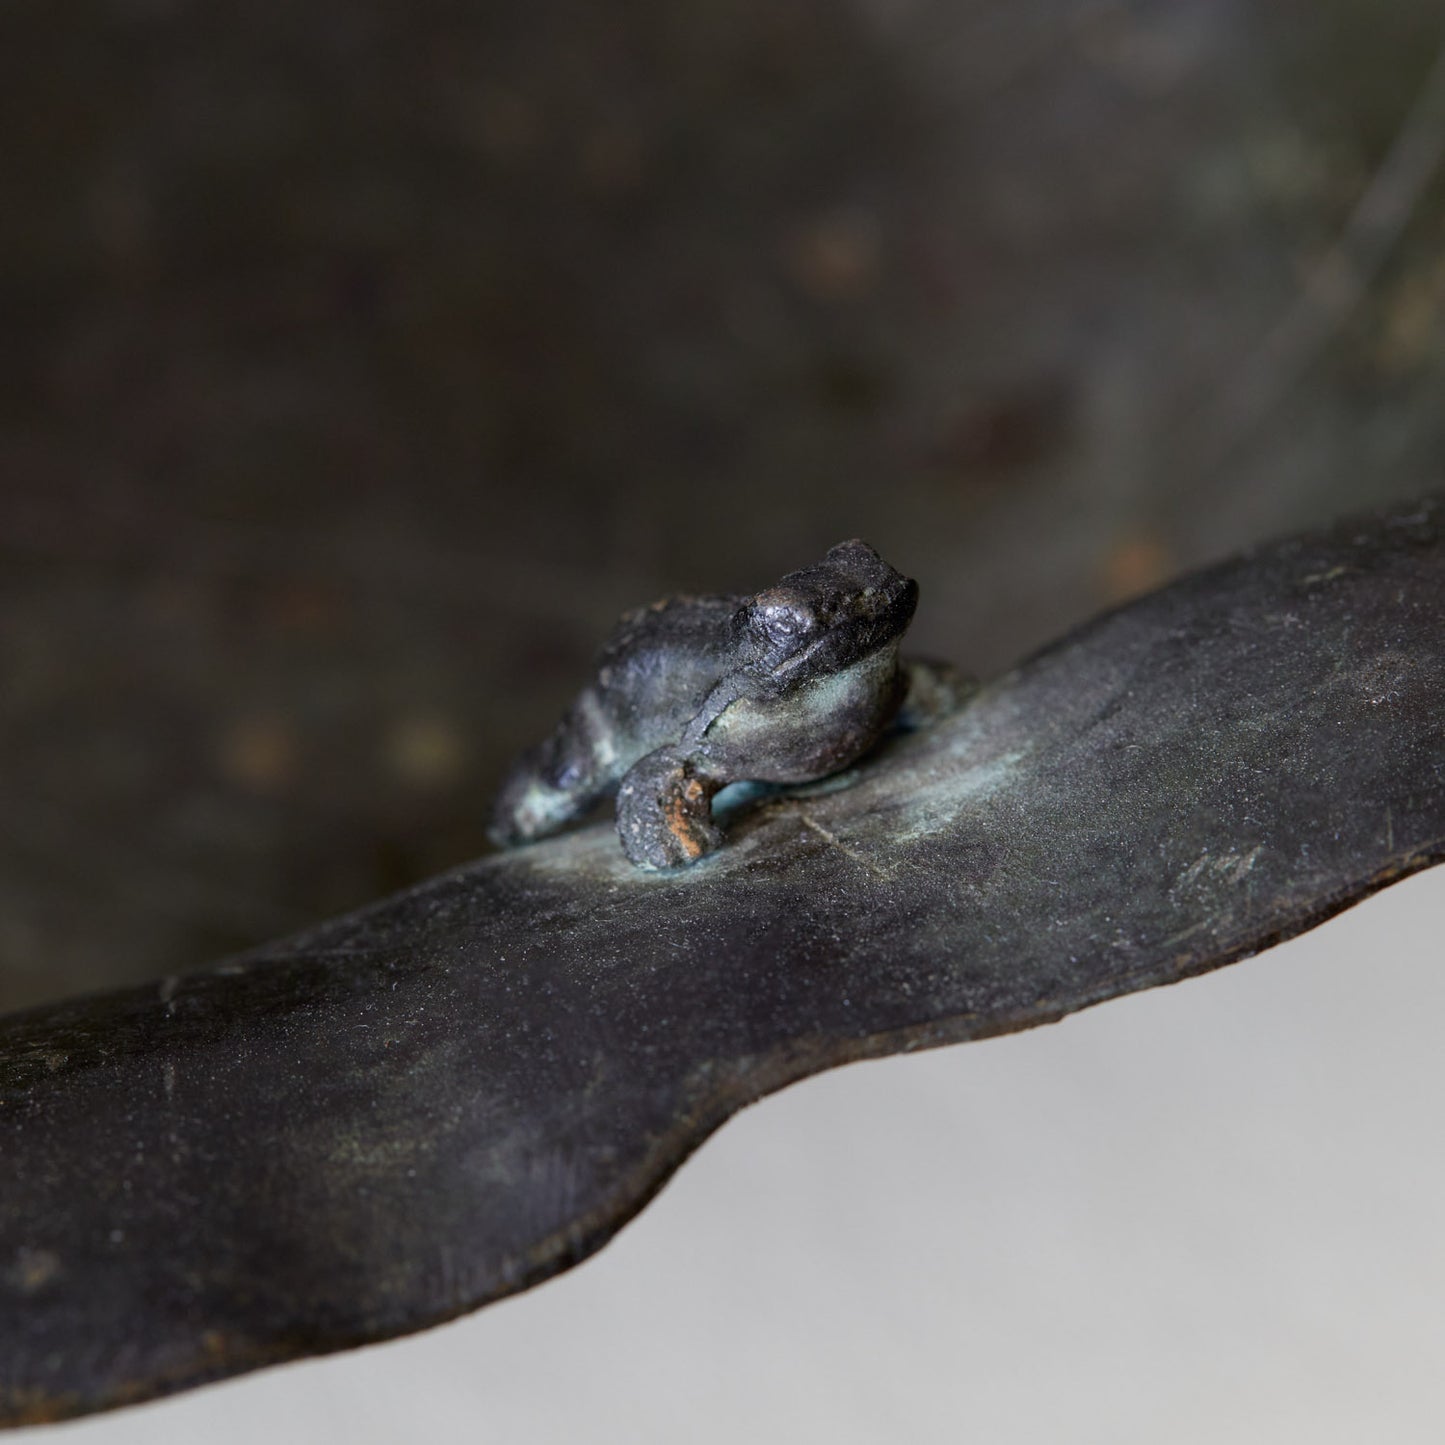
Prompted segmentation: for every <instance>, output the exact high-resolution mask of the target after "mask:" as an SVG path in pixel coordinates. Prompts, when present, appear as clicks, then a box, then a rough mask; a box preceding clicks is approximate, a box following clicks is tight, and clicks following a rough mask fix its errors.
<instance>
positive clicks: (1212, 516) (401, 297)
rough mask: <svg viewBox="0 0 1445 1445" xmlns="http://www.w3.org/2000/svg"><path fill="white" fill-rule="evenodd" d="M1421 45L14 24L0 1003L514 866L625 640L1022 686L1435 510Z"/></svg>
mask: <svg viewBox="0 0 1445 1445" xmlns="http://www.w3.org/2000/svg"><path fill="white" fill-rule="evenodd" d="M1442 39H1445V22H1442V15H1441V10H1440V6H1439V4H1438V0H1388V3H1387V0H1265V3H1259V0H1254V3H1249V4H1246V3H1242V0H1241V3H1236V0H1137V3H1126V0H948V3H943V0H789V3H786V4H779V3H777V0H689V3H687V4H685V5H679V4H674V3H670V0H627V3H618V4H612V5H607V6H597V5H592V4H582V3H578V0H540V3H531V4H526V5H523V4H517V3H501V4H499V3H495V0H474V3H471V4H468V5H462V4H457V3H454V0H409V3H406V4H401V3H396V0H345V3H338V0H308V3H304V4H297V3H295V0H245V3H241V0H210V3H207V4H204V5H202V4H198V3H194V0H73V3H71V4H69V5H65V6H55V5H51V4H44V3H41V0H10V3H8V4H7V5H6V6H5V7H4V8H3V11H0V115H3V122H0V124H3V135H4V138H5V140H4V144H3V146H0V320H3V340H0V677H3V680H4V686H3V693H0V819H3V823H0V1007H5V1008H10V1007H19V1006H22V1005H25V1004H29V1003H33V1002H36V1001H39V1000H42V999H47V998H51V997H55V996H58V995H62V994H67V993H72V992H76V991H79V990H84V989H91V988H96V987H101V986H109V985H114V984H118V983H123V982H129V981H136V980H140V979H143V978H149V977H154V976H158V975H161V974H164V973H169V972H175V971H178V970H183V969H185V968H188V967H192V966H196V965H200V964H203V963H205V962H206V961H208V960H209V959H212V958H214V957H216V956H218V955H220V954H223V953H226V952H228V951H231V950H234V949H238V948H240V947H243V946H245V945H248V944H251V943H254V942H257V941H260V940H263V939H265V938H268V937H271V936H274V935H276V934H280V933H284V932H286V931H288V930H290V929H293V928H295V927H298V926H300V925H303V924H305V923H308V922H311V921H314V920H316V919H319V918H321V917H323V916H325V915H327V914H331V913H334V912H336V911H338V910H341V909H345V908H348V907H350V906H353V905H357V904H361V903H363V902H366V901H368V900H370V899H372V898H375V897H377V896H378V895H380V894H382V893H385V892H387V891H390V890H392V889H395V888H398V887H401V886H404V885H406V884H409V883H411V882H413V881H415V880H417V879H419V878H421V877H424V876H426V875H427V874H430V873H432V872H435V871H436V870H437V869H439V868H442V867H445V866H447V865H450V864H453V863H457V862H460V861H463V860H465V859H467V858H469V857H471V856H474V855H476V854H477V853H479V852H481V851H483V849H484V848H485V846H486V845H485V842H484V839H483V834H482V823H483V818H484V815H485V807H486V802H487V798H488V794H489V792H490V789H491V787H492V786H493V784H494V783H495V781H496V779H497V777H498V775H499V773H500V771H501V769H502V767H503V766H504V764H505V762H506V760H507V758H508V757H509V755H510V754H511V753H512V752H513V751H514V750H515V749H517V748H518V747H520V746H521V745H523V744H525V743H527V742H529V741H531V740H532V739H534V738H535V737H536V736H537V735H538V734H539V733H540V732H542V731H543V730H544V729H545V728H547V727H548V726H549V725H550V723H551V721H552V719H553V718H554V716H555V714H556V712H557V711H558V709H559V708H560V706H561V705H562V704H563V702H564V701H565V700H566V698H567V697H568V696H569V694H570V693H571V691H572V690H573V689H574V688H575V687H576V686H577V684H578V681H579V679H580V678H581V677H582V676H583V675H584V673H585V669H586V667H587V665H588V660H589V658H590V656H591V654H592V652H593V650H594V648H595V647H596V645H597V643H598V641H599V639H600V638H601V636H602V635H603V634H604V633H605V631H606V629H607V627H608V626H609V624H610V622H611V620H612V619H613V618H614V617H615V615H616V614H617V613H618V612H619V611H621V610H622V609H623V608H625V607H629V606H632V605H635V604H637V603H639V602H642V601H645V600H648V599H650V598H652V597H654V596H657V595H661V594H664V593H666V592H669V591H674V590H679V589H687V590H694V591H699V590H724V591H733V590H753V589H755V588H757V587H760V586H762V585H764V584H766V583H767V582H769V581H771V580H772V579H774V578H775V577H776V576H777V575H778V574H780V573H781V572H783V571H786V570H789V569H791V568H793V567H795V566H798V565H801V564H803V563H804V562H807V561H809V560H811V559H812V558H813V557H814V556H815V555H816V554H818V553H819V552H820V551H821V550H822V549H823V548H825V547H826V546H828V545H829V544H831V543H832V542H835V541H837V540H839V539H840V538H843V537H847V536H853V535H862V536H864V537H866V538H867V539H868V540H869V541H871V542H873V543H874V545H876V546H877V547H878V548H879V549H880V550H881V551H883V553H884V554H885V555H886V556H887V557H888V558H889V559H890V560H892V561H893V562H894V563H895V564H896V565H898V566H900V567H901V568H903V569H904V570H906V571H908V572H910V573H912V574H913V575H915V576H917V577H918V578H919V579H920V581H921V583H922V586H923V605H922V609H921V612H920V615H919V619H918V622H917V624H916V627H915V634H914V636H915V645H916V646H917V647H918V648H919V649H921V650H926V651H929V652H933V653H938V654H943V655H947V656H951V657H953V658H955V659H957V660H958V661H959V662H961V663H963V664H965V665H966V666H969V667H971V668H973V669H976V670H979V671H982V672H985V673H987V672H991V671H994V670H997V669H999V668H1001V667H1003V666H1005V665H1007V664H1008V663H1010V662H1011V661H1013V660H1014V659H1016V658H1017V657H1019V656H1020V655H1021V654H1022V653H1024V652H1026V651H1028V650H1029V649H1031V648H1033V647H1035V646H1036V645H1038V644H1040V643H1042V642H1044V641H1046V640H1048V639H1049V638H1051V637H1052V636H1054V635H1055V634H1057V633H1058V632H1059V631H1060V630H1061V629H1063V628H1065V627H1067V626H1069V625H1070V624H1072V623H1073V622H1075V621H1077V620H1080V619H1082V618H1083V617H1085V616H1087V615H1089V614H1090V613H1092V612H1094V611H1096V610H1097V609H1099V608H1100V607H1101V606H1104V605H1106V604H1109V603H1111V602H1114V601H1118V600H1120V599H1123V598H1125V597H1128V596H1130V595H1132V594H1134V593H1137V592H1138V591H1140V590H1143V589H1145V588H1148V587H1150V586H1153V585H1154V584H1156V583H1157V582H1159V581H1162V580H1164V579H1166V578H1167V577H1169V576H1171V575H1173V574H1174V573H1176V572H1177V571H1178V570H1180V569H1182V568H1185V567H1189V566H1193V565H1195V564H1198V563H1202V562H1204V561H1207V560H1210V559H1213V558H1216V557H1218V556H1220V555H1222V554H1224V553H1227V552H1229V551H1230V550H1232V549H1235V548H1237V547H1239V546H1240V545H1242V544H1246V543H1249V542H1251V541H1253V540H1256V539H1258V538H1260V537H1262V536H1265V535H1268V534H1271V533H1277V532H1279V531H1282V530H1288V529H1291V528H1294V527H1297V526H1300V525H1303V524H1308V523H1312V522H1315V521H1319V520H1322V519H1326V518H1329V517H1331V516H1333V515H1336V514H1338V513H1340V512H1342V511H1347V510H1349V509H1352V508H1360V507H1364V506H1370V505H1374V504H1376V503H1379V502H1382V501H1384V500H1386V499H1388V498H1391V497H1396V496H1402V495H1405V494H1408V493H1412V492H1418V491H1421V490H1424V489H1427V488H1430V487H1433V486H1438V485H1439V482H1440V466H1439V458H1440V455H1441V447H1442V442H1445V405H1442V403H1445V339H1442V315H1445V248H1442V241H1445V185H1442V180H1441V175H1440V171H1441V166H1440V160H1441V149H1442V144H1445V64H1442V62H1441V60H1440V55H1441V46H1442Z"/></svg>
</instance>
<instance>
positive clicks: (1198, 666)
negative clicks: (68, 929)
mask: <svg viewBox="0 0 1445 1445" xmlns="http://www.w3.org/2000/svg"><path fill="white" fill-rule="evenodd" d="M1442 637H1445V504H1442V502H1441V501H1440V500H1438V499H1437V500H1434V501H1428V502H1421V503H1417V504H1415V505H1412V506H1409V507H1406V508H1404V509H1401V510H1398V511H1396V512H1395V513H1394V514H1392V515H1387V516H1384V517H1381V518H1377V519H1375V520H1373V521H1366V522H1358V523H1351V524H1346V525H1343V526H1341V527H1339V528H1337V529H1335V530H1334V531H1332V532H1329V533H1324V534H1318V535H1313V536H1309V537H1305V538H1302V539H1295V540H1291V541H1286V542H1282V543H1278V544H1275V545H1271V546H1268V547H1265V548H1263V549H1260V550H1258V551H1256V552H1254V553H1252V554H1250V555H1248V556H1246V557H1244V558H1242V559H1239V560H1236V561H1233V562H1229V563H1226V564H1224V565H1222V566H1219V567H1217V568H1214V569H1212V570H1210V571H1207V572H1204V573H1201V574H1197V575H1195V576H1192V577H1189V578H1186V579H1185V580H1183V581H1181V582H1178V583H1176V584H1175V585H1173V586H1171V587H1169V588H1168V589H1166V590H1164V591H1162V592H1158V593H1155V594H1153V595H1152V596H1150V597H1147V598H1145V599H1144V600H1143V601H1140V602H1138V603H1135V604H1133V605H1131V606H1128V607H1126V608H1124V609H1122V610H1119V611H1116V612H1113V613H1110V614H1107V615H1105V616H1104V617H1102V618H1100V619H1098V620H1096V621H1094V622H1093V623H1091V624H1089V625H1087V626H1086V627H1084V628H1083V629H1082V630H1080V631H1078V632H1076V633H1075V634H1073V635H1072V636H1070V637H1068V638H1066V639H1065V640H1063V641H1062V642H1060V643H1058V644H1056V645H1055V646H1054V647H1052V648H1050V649H1048V650H1046V651H1045V652H1043V653H1041V654H1040V655H1038V656H1036V657H1034V658H1033V659H1032V660H1030V661H1029V662H1027V663H1025V664H1024V665H1023V666H1022V667H1020V668H1019V669H1017V670H1016V671H1014V672H1012V673H1009V674H1008V675H1006V676H1004V677H1002V678H1000V679H999V680H997V681H995V682H994V683H992V684H991V685H989V686H987V687H986V688H985V689H984V690H983V692H982V693H981V694H980V695H979V697H978V698H977V700H976V701H975V702H974V703H973V704H972V705H970V706H969V707H968V708H967V709H965V710H964V711H963V712H962V713H961V714H960V715H958V716H957V717H956V718H954V719H952V720H951V721H949V722H948V723H946V724H943V725H941V726H939V727H938V728H936V729H934V730H932V731H929V732H924V733H920V734H915V735H912V736H909V737H906V738H902V739H900V740H898V741H897V742H895V743H894V744H892V745H891V746H890V748H889V749H888V750H887V751H886V752H885V753H884V754H883V755H882V756H879V757H877V758H875V759H873V760H871V761H868V762H866V763H864V764H862V765H860V766H859V767H858V768H857V769H856V770H855V771H854V772H853V773H852V774H849V775H847V776H845V777H844V778H842V779H835V780H832V781H831V782H829V783H825V784H820V785H814V786H813V787H811V788H810V789H806V790H803V791H802V793H800V794H799V795H796V796H791V797H787V798H774V799H772V800H769V801H767V802H764V803H762V804H760V805H757V806H755V807H753V808H752V809H751V810H748V809H747V808H739V809H737V810H736V811H735V812H734V813H733V815H732V818H731V821H730V824H729V826H730V830H731V837H730V840H729V846H728V847H727V848H724V849H722V850H721V851H720V852H719V853H717V854H716V855H715V856H713V857H711V858H709V859H707V860H705V861H704V862H703V863H701V864H699V865H698V866H697V867H695V868H693V869H690V870H687V871H685V872H684V873H682V874H677V875H648V874H644V873H640V872H638V871H637V870H635V869H633V868H632V867H631V866H630V865H629V864H628V863H627V862H626V860H625V859H624V858H623V857H622V855H621V854H620V852H619V851H618V849H617V846H616V840H615V836H614V834H613V832H612V829H611V826H610V824H607V823H604V824H601V825H599V826H597V827H595V828H589V829H586V830H584V831H582V832H579V833H575V834H572V835H569V836H566V837H563V838H560V839H556V840H553V841H550V842H547V843H542V844H538V845H536V846H534V847H531V848H527V849H523V850H520V851H518V852H515V853H512V854H508V855H505V856H498V857H492V858H487V859H484V860H482V861H480V862H478V863H475V864H472V865H470V866H468V867H465V868H463V869H460V870H458V871H456V872H453V873H450V874H447V875H445V876H443V877H441V878H438V879H435V880H433V881H432V882H430V883H427V884H425V885H423V886H421V887H419V888H415V889H413V890H411V891H410V892H407V893H404V894H401V895H399V896H397V897H395V898H392V899H390V900H388V901H386V902H383V903H380V904H378V905H376V906H375V907H373V908H370V909H368V910H366V911H364V912H362V913H359V914H355V915H353V916H351V917H348V918H343V919H340V920H337V921H335V922H332V923H329V924H326V925H323V926H321V927H319V928H316V929H314V930H312V931H311V932H309V933H307V934H305V935H303V936H301V937H300V938H297V939H294V940H291V941H289V942H285V943H281V944H277V945H274V946H272V947H270V948H267V949H263V950H260V951H257V952H254V953H251V954H248V955H245V956H242V957H241V958H238V959H236V960H234V961H232V962H231V963H229V964H226V965H223V966H221V967H219V968H217V969H215V970H213V971H212V972H210V973H207V974H201V975H195V976H191V977H187V978H172V979H167V980H166V981H165V982H163V983H161V984H160V985H158V986H151V987H146V988H141V989H134V990H130V991H126V992H121V993H113V994H109V995H105V996H101V997H96V998H92V999H86V1000H79V1001H75V1002H70V1003H62V1004H57V1005H52V1006H48V1007H44V1008H41V1009H36V1010H32V1011H30V1012H28V1013H21V1014H16V1015H12V1016H11V1017H9V1018H8V1019H6V1020H4V1021H3V1022H0V1158H3V1159H4V1161H5V1185H4V1189H3V1192H0V1421H3V1422H4V1423H6V1424H17V1423H21V1422H28V1421H38V1420H47V1419H54V1418H60V1417H63V1416H68V1415H74V1414H79V1413H83V1412H85V1411H90V1410H98V1409H104V1408H107V1407H110V1406H114V1405H119V1404H123V1403H126V1402H129V1401H135V1400H142V1399H145V1398H148V1397H151V1396H154V1395H158V1394H162V1393H165V1392H168V1391H173V1390H178V1389H183V1388H185V1387H187V1386H190V1385H195V1384H198V1383H201V1382H203V1381H205V1380H210V1379H217V1378H220V1377H222V1376H226V1375H233V1374H238V1373H240V1372H242V1371H245V1370H249V1369H253V1368H256V1367H258V1366H261V1365H265V1364H268V1363H272V1362H275V1361H280V1360H286V1359H292V1358H295V1357H298V1356H303V1355H307V1354H313V1353H319V1352H322V1351H327V1350H334V1349H339V1348H343V1347H345V1346H348V1345H353V1344H357V1343H360V1342H362V1341H366V1340H374V1339H381V1338H385V1337H387V1336H390V1335H396V1334H401V1333H404V1332H406V1331H410V1330H416V1329H420V1328H422V1327H424V1326H426V1325H429V1324H432V1323H435V1322H437V1321H440V1320H443V1319H446V1318H448V1317H450V1316H453V1315H456V1314H458V1313H461V1312H463V1311H466V1310H470V1309H474V1308H476V1307H477V1306H479V1305H482V1304H485V1303H487V1302H488V1301H490V1300H495V1299H498V1298H500V1297H502V1296H504V1295H506V1294H509V1293H512V1292H514V1291H516V1290H520V1289H524V1288H526V1287H527V1286H529V1285H531V1284H535V1283H537V1282H538V1281H540V1280H542V1279H545V1278H547V1277H548V1276H549V1275H552V1274H555V1273H557V1272H558V1271H560V1270H563V1269H566V1268H567V1267H568V1266H570V1265H572V1264H575V1263H576V1262H577V1261H578V1260H580V1259H582V1258H583V1257H584V1256H586V1255H587V1254H589V1253H591V1252H592V1251H593V1250H596V1249H597V1248H599V1247H600V1246H601V1245H602V1244H604V1243H605V1242H606V1241H607V1240H608V1239H609V1238H610V1237H611V1236H612V1235H613V1234H614V1233H615V1232H616V1231H617V1230H618V1229H619V1228H620V1227H621V1226H622V1225H623V1224H624V1223H625V1222H626V1221H627V1220H628V1219H630V1218H631V1217H632V1216H633V1215H634V1214H635V1213H636V1212H637V1211H638V1210H639V1209H641V1208H642V1206H643V1205H644V1204H646V1203H647V1201H648V1200H649V1199H650V1198H651V1196H652V1195H653V1194H654V1193H655V1191H656V1190H657V1189H658V1188H659V1187H660V1186H661V1184H662V1183H663V1182H664V1180H665V1179H666V1178H667V1177H668V1175H669V1174H670V1173H671V1171H672V1170H673V1169H675V1168H676V1167H677V1166H678V1164H679V1163H680V1162H681V1161H682V1160H683V1159H684V1158H686V1156H687V1155H688V1153H689V1152H690V1151H691V1150H693V1149H694V1148H696V1147H697V1145H698V1144H699V1143H700V1142H701V1141H702V1140H703V1139H704V1138H706V1137H707V1135H708V1134H709V1132H710V1131H712V1130H713V1129H715V1128H716V1127H718V1125H720V1124H721V1123H722V1122H723V1121H724V1120H725V1119H727V1118H728V1116H729V1115H730V1114H732V1113H733V1112H735V1111H736V1110H737V1109H738V1108H740V1107H741V1106H742V1105H744V1104H746V1103H748V1102H749V1101H751V1100H754V1099H756V1098H758V1097H759V1096H761V1095H762V1094H765V1093H767V1092H769V1091H770V1090H774V1089H777V1088H780V1087H781V1086H783V1085H784V1084H787V1083H789V1082H791V1081H793V1080H796V1079H798V1078H801V1077H803V1076H805V1075H807V1074H810V1073H813V1072H816V1071H818V1070H820V1069H823V1068H827V1067H829V1066H832V1065H835V1064H840V1063H844V1062H847V1061H850V1060H855V1059H860V1058H866V1057H869V1056H876V1055H882V1054H887V1053H892V1052H896V1051H900V1050H909V1049H916V1048H925V1047H929V1046H932V1045H937V1044H943V1043H951V1042H959V1041H963V1040H969V1039H976V1038H982V1037H986V1036H989V1035H994V1034H999V1033H1005V1032H1008V1031H1011V1030H1016V1029H1022V1028H1028V1027H1030V1026H1032V1025H1035V1024H1040V1023H1046V1022H1049V1021H1051V1020H1054V1019H1057V1018H1059V1017H1061V1016H1062V1015H1064V1014H1067V1013H1069V1012H1071V1011H1072V1010H1075V1009H1080V1008H1084V1007H1086V1006H1088V1005H1090V1004H1094V1003H1098V1002H1100V1001H1102V1000H1104V999H1108V998H1112V997H1114V996H1117V995H1119V994H1123V993H1128V992H1130V991H1132V990H1135V989H1141V988H1147V987H1152V986H1154V985H1158V984H1163V983H1169V982H1173V981H1175V980H1178V979H1182V978H1187V977H1189V976H1190V975H1193V974H1197V973H1200V972H1203V971H1205V970H1208V969H1211V968H1215V967H1218V966H1219V965H1221V964H1224V963H1228V962H1230V961H1231V960H1234V959H1238V958H1241V957H1244V956H1246V955H1248V954H1251V953H1253V952H1256V951H1257V950H1259V949H1261V948H1265V947H1267V946H1269V945H1270V944H1272V943H1275V942H1277V941H1279V940H1280V939H1282V938H1285V937H1288V936H1290V935H1292V934H1294V933H1297V932H1299V931H1300V930H1302V929H1305V928H1308V927H1310V926H1311V925H1313V924H1315V923H1318V922H1320V921H1321V920H1322V919H1324V918H1326V917H1328V916H1330V915H1331V914H1333V913H1335V912H1337V911H1338V910H1339V909H1341V908H1344V907H1346V906H1347V905H1349V904H1350V903H1353V902H1355V901H1357V900H1358V899H1360V898H1362V897H1364V896H1365V895H1366V894H1368V893H1370V892H1371V891H1373V890H1375V889H1377V888H1379V887H1381V886H1383V885H1384V884H1386V883H1389V882H1391V881H1393V880H1395V879H1397V878H1399V877H1401V876H1403V875H1405V874H1407V873H1409V872H1412V871H1414V870H1416V869H1419V868H1422V867H1425V866H1426V865H1428V864H1430V863H1433V862H1437V861H1440V860H1441V858H1442V857H1445V656H1442V652H1445V649H1442Z"/></svg>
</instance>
